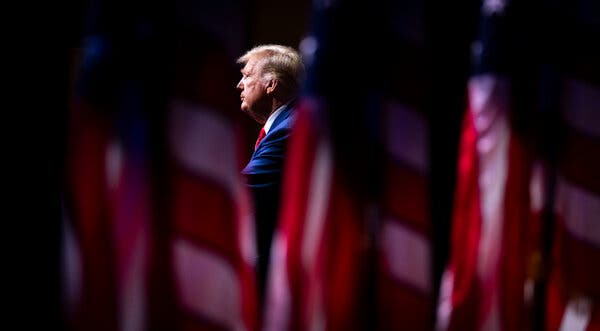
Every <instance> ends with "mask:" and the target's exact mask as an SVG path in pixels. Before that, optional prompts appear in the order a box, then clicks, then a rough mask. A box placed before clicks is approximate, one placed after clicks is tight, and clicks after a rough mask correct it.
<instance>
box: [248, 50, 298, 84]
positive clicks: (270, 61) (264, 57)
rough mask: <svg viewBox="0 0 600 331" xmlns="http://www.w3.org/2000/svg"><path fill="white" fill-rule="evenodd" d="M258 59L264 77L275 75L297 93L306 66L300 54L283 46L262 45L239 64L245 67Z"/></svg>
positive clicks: (251, 51) (249, 52) (250, 52)
mask: <svg viewBox="0 0 600 331" xmlns="http://www.w3.org/2000/svg"><path fill="white" fill-rule="evenodd" d="M252 58H256V59H257V60H258V61H257V63H258V64H259V68H261V71H262V76H263V77H265V76H266V75H273V76H274V77H275V78H276V79H278V80H279V81H280V82H281V83H282V84H283V85H284V86H286V87H288V88H289V89H290V90H291V91H292V92H294V93H297V92H298V89H299V88H300V85H301V84H302V80H303V78H304V64H303V63H302V59H301V57H300V54H298V52H297V51H296V50H295V49H293V48H291V47H287V46H282V45H260V46H256V47H254V48H252V49H251V50H249V51H248V52H246V54H244V55H242V56H241V57H240V58H239V59H238V60H237V63H239V64H242V65H245V64H246V63H248V61H250V59H252Z"/></svg>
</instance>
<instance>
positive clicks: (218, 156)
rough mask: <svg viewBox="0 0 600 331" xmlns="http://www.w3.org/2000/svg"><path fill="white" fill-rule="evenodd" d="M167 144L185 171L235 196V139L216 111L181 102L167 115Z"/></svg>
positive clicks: (233, 133) (174, 105)
mask: <svg viewBox="0 0 600 331" xmlns="http://www.w3.org/2000/svg"><path fill="white" fill-rule="evenodd" d="M169 144H170V148H171V151H172V153H173V154H174V156H175V157H176V159H177V160H178V161H179V162H181V164H182V165H184V166H185V167H187V168H189V169H191V170H194V171H196V172H197V173H198V174H199V175H203V176H207V177H210V178H212V179H213V180H215V181H216V182H218V183H220V184H222V185H223V186H224V188H226V189H227V190H228V192H231V193H232V195H233V194H234V193H235V192H236V190H235V188H236V183H237V174H238V171H237V168H236V167H237V163H236V151H237V148H236V135H235V132H234V130H233V128H232V126H231V125H230V123H229V122H228V121H227V120H226V119H225V118H223V117H222V116H220V115H219V114H218V112H217V111H214V110H211V109H208V108H205V107H202V106H199V105H191V104H187V103H185V102H181V101H175V102H173V104H172V107H171V111H170V113H169Z"/></svg>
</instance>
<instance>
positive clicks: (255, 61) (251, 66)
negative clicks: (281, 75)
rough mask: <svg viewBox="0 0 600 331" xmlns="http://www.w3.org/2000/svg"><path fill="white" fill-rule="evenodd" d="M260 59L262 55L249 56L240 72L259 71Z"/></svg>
mask: <svg viewBox="0 0 600 331" xmlns="http://www.w3.org/2000/svg"><path fill="white" fill-rule="evenodd" d="M262 59H263V57H262V56H258V55H256V56H253V57H251V58H249V59H248V62H246V65H244V68H242V72H243V73H246V74H251V73H254V72H257V71H259V69H260V66H261V63H262V61H261V60H262Z"/></svg>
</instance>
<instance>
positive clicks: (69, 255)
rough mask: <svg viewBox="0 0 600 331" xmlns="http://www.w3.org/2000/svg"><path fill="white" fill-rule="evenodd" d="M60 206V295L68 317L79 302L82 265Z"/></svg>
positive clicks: (74, 239) (70, 227)
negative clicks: (61, 216)
mask: <svg viewBox="0 0 600 331" xmlns="http://www.w3.org/2000/svg"><path fill="white" fill-rule="evenodd" d="M61 207H62V215H63V220H62V242H61V261H60V263H61V266H60V267H61V289H62V291H61V296H62V301H63V306H64V307H65V310H66V313H67V315H68V317H73V314H74V313H75V311H76V310H77V307H79V306H80V303H81V295H82V290H83V279H82V277H83V276H82V274H83V267H82V257H81V246H80V245H79V242H78V240H77V236H76V234H75V231H74V230H73V227H72V226H71V220H70V219H69V217H68V215H67V211H66V208H65V206H64V204H63V205H62V206H61Z"/></svg>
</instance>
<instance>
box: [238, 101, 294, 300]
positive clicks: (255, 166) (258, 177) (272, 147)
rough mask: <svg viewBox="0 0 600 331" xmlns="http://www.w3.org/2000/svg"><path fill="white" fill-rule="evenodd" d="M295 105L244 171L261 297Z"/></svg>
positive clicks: (282, 115)
mask: <svg viewBox="0 0 600 331" xmlns="http://www.w3.org/2000/svg"><path fill="white" fill-rule="evenodd" d="M293 107H294V103H293V102H292V103H290V104H289V105H288V106H287V107H286V108H285V109H283V110H282V111H281V113H279V115H278V116H277V118H276V119H275V121H274V122H273V124H272V125H271V128H270V130H269V132H268V133H267V135H266V136H265V137H264V138H263V140H262V141H261V142H260V144H259V145H258V146H257V148H256V150H255V151H254V154H252V158H251V159H250V162H249V163H248V165H247V166H246V167H245V168H244V170H243V171H242V173H243V174H244V175H245V177H246V181H247V185H248V186H249V187H250V189H251V191H252V195H253V197H254V212H255V215H254V219H255V229H256V244H257V250H258V261H257V264H258V268H257V271H258V275H257V276H258V284H259V292H260V294H261V298H262V297H263V294H264V286H265V282H266V276H267V270H268V264H269V255H270V254H269V252H270V248H271V240H272V237H273V230H274V229H275V226H276V223H277V216H278V213H279V205H280V201H281V194H280V191H281V181H282V173H283V160H284V156H285V152H286V147H287V143H288V138H289V136H290V132H291V128H292V123H293V120H294V108H293Z"/></svg>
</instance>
